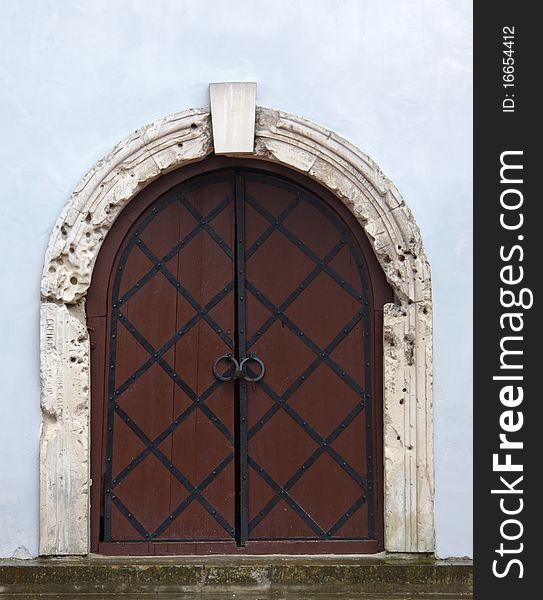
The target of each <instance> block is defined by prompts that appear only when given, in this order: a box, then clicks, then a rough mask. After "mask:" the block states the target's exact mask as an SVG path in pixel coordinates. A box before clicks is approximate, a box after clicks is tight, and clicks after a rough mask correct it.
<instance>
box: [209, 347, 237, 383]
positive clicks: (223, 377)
mask: <svg viewBox="0 0 543 600" xmlns="http://www.w3.org/2000/svg"><path fill="white" fill-rule="evenodd" d="M222 362H226V363H231V366H230V368H228V369H227V370H226V371H224V373H219V365H220V364H221V363H222ZM232 366H233V367H234V372H233V373H232V375H229V372H230V371H231V370H232ZM240 374H241V371H240V366H239V363H238V361H237V360H236V359H235V358H234V355H233V354H232V353H231V352H228V353H227V354H223V355H222V356H219V357H218V358H216V359H215V362H214V363H213V375H215V377H216V378H217V379H218V380H219V381H232V379H238V378H239V376H240Z"/></svg>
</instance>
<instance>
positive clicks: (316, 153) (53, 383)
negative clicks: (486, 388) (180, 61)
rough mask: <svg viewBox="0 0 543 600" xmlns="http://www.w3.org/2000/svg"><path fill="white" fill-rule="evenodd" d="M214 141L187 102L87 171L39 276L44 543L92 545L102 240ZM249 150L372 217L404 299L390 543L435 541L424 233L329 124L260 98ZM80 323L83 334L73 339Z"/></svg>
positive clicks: (390, 458) (396, 352)
mask: <svg viewBox="0 0 543 600" xmlns="http://www.w3.org/2000/svg"><path fill="white" fill-rule="evenodd" d="M212 151H213V139H212V129H211V119H210V114H209V110H208V109H194V110H189V111H185V112H181V113H177V114H175V115H172V116H170V117H167V118H164V119H160V120H159V121H156V122H155V123H152V124H150V125H148V126H147V127H144V128H142V129H139V130H137V131H135V132H134V133H133V134H132V135H131V136H129V137H128V138H127V139H126V140H124V141H123V142H121V143H120V144H119V145H118V146H117V147H116V148H114V149H113V150H112V151H111V152H110V153H109V154H107V155H106V156H105V157H104V158H103V159H102V160H101V161H99V162H98V163H97V164H96V165H95V166H94V167H93V168H92V169H91V170H90V171H89V173H88V174H87V175H86V176H85V177H84V178H83V180H82V181H81V183H80V184H79V185H78V186H77V188H76V190H75V191H74V193H73V194H72V196H71V197H70V198H69V200H68V203H67V204H66V206H65V208H64V210H63V211H62V213H61V215H60V217H59V219H58V221H57V223H56V225H55V227H54V230H53V233H52V235H51V238H50V242H49V246H48V248H47V253H46V260H45V266H44V270H43V276H42V285H41V293H42V319H41V335H42V348H41V365H42V367H41V372H42V438H41V466H40V477H41V484H40V485H41V487H40V490H41V491H40V509H41V513H40V524H41V525H40V527H41V529H40V532H41V541H40V552H41V553H42V554H86V553H88V550H89V545H88V543H89V541H88V540H89V538H88V527H89V506H88V497H89V486H90V481H89V477H88V467H89V460H90V459H89V457H90V454H89V426H88V415H89V406H90V396H89V381H88V378H89V353H88V340H87V337H86V328H85V327H84V324H85V318H84V310H83V309H84V304H83V302H84V298H85V294H86V293H87V291H88V288H89V285H90V282H91V276H92V270H93V267H94V264H95V261H96V258H97V256H98V252H99V250H100V247H101V244H102V242H103V240H104V238H105V236H106V235H107V233H108V231H109V230H110V229H111V227H112V225H113V223H114V222H115V219H116V218H117V217H118V216H119V214H120V213H121V211H122V210H123V208H125V206H127V204H128V203H129V202H130V200H131V199H132V198H133V197H134V196H135V195H136V194H137V193H138V192H139V191H140V190H142V189H143V188H145V187H146V186H147V185H148V184H149V183H151V182H152V181H153V180H155V179H156V178H157V177H159V176H160V175H162V174H165V173H167V172H169V171H172V170H174V169H177V168H180V167H182V166H183V165H186V164H188V163H190V162H194V161H197V160H201V159H203V158H204V157H205V156H207V155H208V154H209V153H211V152H212ZM244 157H246V158H247V155H244ZM250 157H253V158H257V159H260V160H268V161H271V162H278V163H281V164H283V165H286V166H288V167H290V168H292V169H295V170H297V171H300V172H303V173H305V174H307V175H308V176H309V177H311V178H312V179H314V180H316V181H318V182H319V183H320V184H322V185H323V186H324V187H326V188H328V189H329V190H330V191H332V192H333V193H334V194H335V195H336V196H337V197H338V198H339V199H340V200H341V201H342V202H343V203H344V204H345V205H346V206H347V207H348V208H349V210H350V211H351V212H352V213H353V214H354V215H355V217H356V218H357V219H358V221H359V222H360V224H361V226H362V227H363V228H364V230H365V232H366V234H367V235H368V238H369V240H370V242H371V244H372V247H373V249H374V252H375V254H376V256H377V258H378V260H379V263H380V264H381V266H382V268H383V270H384V272H385V275H386V277H387V279H388V281H389V283H390V284H391V286H392V288H393V289H394V292H395V296H396V303H395V304H388V305H386V306H385V311H384V336H385V339H384V342H385V343H384V446H385V449H384V458H385V482H384V485H385V490H384V496H385V547H386V549H387V550H389V551H398V552H431V551H433V549H434V522H433V498H434V488H433V486H434V473H433V437H432V436H433V433H432V427H433V422H432V296H431V281H430V268H429V265H428V261H427V259H426V255H425V252H424V248H423V244H422V240H421V236H420V231H419V229H418V227H417V225H416V223H415V221H414V219H413V216H412V214H411V212H410V210H409V208H408V207H407V206H406V204H405V202H404V201H403V199H402V198H401V195H400V193H399V192H398V190H396V188H395V187H394V185H393V184H392V183H391V182H390V181H389V180H388V179H387V177H386V176H385V175H384V174H383V173H382V172H381V170H380V169H379V167H378V166H377V165H376V164H375V163H374V161H373V160H372V159H371V158H369V157H368V156H366V155H365V154H363V153H362V152H361V151H360V150H358V149H357V148H356V147H354V146H353V145H352V144H350V143H349V142H347V141H346V140H344V139H343V138H341V137H340V136H338V135H336V134H335V133H333V132H331V131H329V130H327V129H325V128H324V127H321V126H320V125H317V124H315V123H312V122H310V121H307V120H305V119H302V118H300V117H297V116H294V115H291V114H288V113H285V112H282V111H278V110H271V109H268V108H263V107H257V110H256V123H255V146H254V153H253V154H252V155H250ZM51 315H54V317H51ZM51 320H52V321H53V322H54V323H55V325H54V332H55V333H54V334H51V327H52V326H51V322H52V321H51ZM78 323H79V325H78ZM74 331H81V332H83V331H84V332H85V333H84V334H83V333H82V334H81V335H82V336H83V337H81V336H79V335H75V336H74V335H73V332H74ZM51 335H52V336H53V337H52V338H51ZM48 336H49V337H48ZM80 337H81V340H79V338H80ZM72 339H73V340H76V341H75V342H72ZM51 340H53V341H51ZM78 340H79V341H78ZM72 358H75V361H72V360H71V359H72ZM65 416H69V418H65ZM70 419H73V420H70ZM76 431H77V434H78V435H76V434H75V432H76ZM74 523H77V527H74V525H73V524H74Z"/></svg>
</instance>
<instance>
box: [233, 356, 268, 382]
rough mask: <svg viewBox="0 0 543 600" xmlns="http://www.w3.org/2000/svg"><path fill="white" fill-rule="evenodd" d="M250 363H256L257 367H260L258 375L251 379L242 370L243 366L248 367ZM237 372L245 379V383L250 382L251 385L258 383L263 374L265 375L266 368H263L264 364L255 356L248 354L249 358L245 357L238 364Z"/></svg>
mask: <svg viewBox="0 0 543 600" xmlns="http://www.w3.org/2000/svg"><path fill="white" fill-rule="evenodd" d="M251 361H253V362H256V363H257V365H259V366H260V373H258V375H255V376H254V377H251V376H250V375H249V373H247V371H245V370H244V369H243V367H244V366H245V365H248V364H249V363H250V362H251ZM239 370H240V371H241V377H242V378H243V379H245V381H251V382H252V383H254V382H256V381H260V380H261V379H262V378H263V377H264V373H266V367H265V366H264V363H263V362H262V361H261V360H260V358H258V356H257V355H256V354H249V356H246V357H245V358H244V359H243V360H242V361H241V362H240V363H239Z"/></svg>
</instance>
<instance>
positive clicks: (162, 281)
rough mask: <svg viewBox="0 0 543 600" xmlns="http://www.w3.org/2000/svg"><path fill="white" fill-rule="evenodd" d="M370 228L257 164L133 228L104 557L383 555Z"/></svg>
mask: <svg viewBox="0 0 543 600" xmlns="http://www.w3.org/2000/svg"><path fill="white" fill-rule="evenodd" d="M360 235H361V234H360V233H357V232H356V231H354V232H353V229H352V227H351V224H350V223H349V222H348V220H345V219H344V218H343V217H342V215H341V214H339V213H338V212H336V210H335V209H334V208H332V207H331V206H330V204H329V203H328V202H327V201H326V200H325V199H324V198H323V197H320V196H319V195H317V194H316V193H315V192H314V191H312V190H311V189H308V188H306V187H304V186H302V185H300V184H299V183H298V182H294V181H292V180H291V179H285V178H284V177H282V176H279V175H277V174H270V173H263V172H260V171H257V170H253V169H249V168H246V169H222V170H219V171H216V172H212V173H208V174H205V175H201V176H199V177H194V178H192V179H189V180H188V181H185V182H183V183H181V184H179V185H177V186H174V187H173V188H172V189H170V190H169V191H167V192H166V193H164V194H161V195H160V196H159V197H158V198H156V199H155V200H154V201H153V202H151V203H150V204H149V206H148V207H147V208H146V209H145V210H144V211H143V212H142V213H141V214H140V215H139V216H138V218H137V219H135V220H134V223H133V224H132V225H131V227H130V229H129V230H128V232H127V234H126V235H125V236H124V238H123V240H122V243H121V244H120V245H119V249H118V252H117V254H116V258H115V260H114V261H113V263H112V264H113V266H112V270H111V276H110V281H109V288H108V289H109V291H108V300H107V318H106V326H105V329H104V332H105V338H106V351H105V353H104V354H105V356H104V361H103V362H104V392H105V398H104V411H103V416H102V424H101V428H102V432H101V433H102V435H101V437H100V438H99V439H100V440H101V449H100V454H99V458H98V459H96V458H94V459H93V460H100V464H101V466H100V468H101V491H100V499H99V502H100V510H99V513H100V533H99V547H98V549H97V550H98V551H100V552H104V553H118V554H131V553H138V554H165V553H166V554H167V553H174V554H186V553H202V552H204V553H205V552H289V553H308V552H327V551H330V552H340V551H345V552H353V551H355V552H375V551H378V550H379V549H380V548H381V531H382V526H381V518H382V517H381V514H382V511H381V506H380V502H381V501H380V493H379V492H380V489H379V488H380V485H381V483H380V482H381V468H382V467H381V461H380V448H379V444H380V432H379V430H380V415H379V414H377V413H378V412H379V410H380V405H379V394H380V389H379V386H380V385H381V382H380V381H379V379H378V375H379V373H380V371H379V366H377V368H376V363H379V361H380V360H381V358H380V357H379V355H378V347H379V343H378V336H379V334H380V324H379V315H380V313H379V309H380V308H381V307H379V306H376V301H375V297H376V294H375V290H374V288H375V283H374V282H372V281H371V280H370V272H371V271H370V268H369V267H368V258H367V256H365V255H364V250H365V249H364V246H363V243H361V241H360V239H359V237H360ZM373 260H374V259H373ZM370 266H371V265H370ZM376 330H377V336H376ZM376 338H377V339H376ZM376 374H377V376H376ZM376 378H377V380H376ZM376 386H377V391H376V389H375V388H376ZM96 439H98V437H96ZM93 456H96V455H93ZM96 497H97V496H96V495H95V496H94V498H96Z"/></svg>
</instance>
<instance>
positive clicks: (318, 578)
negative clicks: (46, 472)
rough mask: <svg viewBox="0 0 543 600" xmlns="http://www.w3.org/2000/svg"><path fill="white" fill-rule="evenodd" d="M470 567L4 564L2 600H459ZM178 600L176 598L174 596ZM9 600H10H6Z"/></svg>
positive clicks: (387, 558) (342, 559)
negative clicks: (110, 599) (154, 598)
mask: <svg viewBox="0 0 543 600" xmlns="http://www.w3.org/2000/svg"><path fill="white" fill-rule="evenodd" d="M472 576H473V564H472V561H471V560H468V559H448V560H440V559H436V558H434V557H432V556H428V555H420V554H418V555H404V554H401V555H400V554H386V553H382V554H379V555H371V556H360V555H357V556H352V555H333V556H279V555H272V556H205V557H204V556H176V557H156V556H153V557H145V558H144V557H122V558H121V557H102V556H93V555H89V556H87V557H81V558H74V557H70V558H39V559H34V560H15V559H3V560H0V595H22V594H24V595H25V597H26V598H30V597H32V595H40V596H41V595H48V596H55V595H66V594H69V595H70V596H72V597H77V596H79V595H85V596H87V595H89V594H91V595H100V597H101V598H103V597H104V596H107V595H108V594H114V595H118V594H123V599H124V600H129V599H130V596H137V597H141V596H142V595H147V594H149V595H157V594H160V597H161V598H164V600H166V599H167V598H168V596H169V595H172V594H173V595H175V598H176V600H182V599H183V598H187V599H190V600H196V598H205V599H208V600H215V599H217V600H222V598H231V599H235V600H245V599H247V600H249V598H250V599H251V600H265V599H268V598H274V599H275V600H279V599H280V598H283V597H285V598H290V599H292V600H294V599H296V598H299V599H302V598H303V599H304V600H310V599H311V598H315V599H319V600H324V599H325V598H330V599H332V598H335V599H340V598H341V599H342V600H349V599H351V598H352V599H356V598H372V599H373V600H385V599H387V600H388V599H390V600H393V599H394V600H400V599H401V600H415V599H427V600H430V599H438V598H439V599H440V600H454V599H458V600H460V599H467V598H471V597H472ZM172 598H173V596H172ZM6 600H7V598H6Z"/></svg>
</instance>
